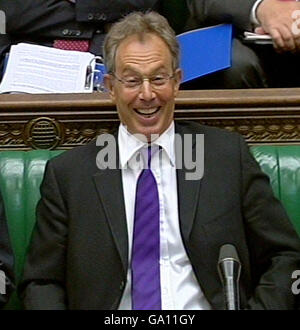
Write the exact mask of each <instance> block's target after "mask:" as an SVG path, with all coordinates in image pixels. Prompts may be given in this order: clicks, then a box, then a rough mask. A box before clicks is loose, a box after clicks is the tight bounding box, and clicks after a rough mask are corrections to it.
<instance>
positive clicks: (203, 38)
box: [177, 24, 232, 82]
mask: <svg viewBox="0 0 300 330" xmlns="http://www.w3.org/2000/svg"><path fill="white" fill-rule="evenodd" d="M177 39H178V41H179V44H180V47H181V68H182V70H183V82H187V81H190V80H193V79H196V78H199V77H201V76H204V75H206V74H209V73H212V72H216V71H219V70H223V69H226V68H229V67H230V66H231V44H232V25H231V24H220V25H215V26H211V27H207V28H201V29H197V30H192V31H188V32H185V33H182V34H180V35H178V36H177Z"/></svg>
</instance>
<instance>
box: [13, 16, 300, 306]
mask: <svg viewBox="0 0 300 330" xmlns="http://www.w3.org/2000/svg"><path fill="white" fill-rule="evenodd" d="M104 62H105V65H106V67H107V70H108V72H109V74H107V75H106V76H105V83H106V87H107V89H108V90H109V93H110V96H111V98H112V100H113V101H114V102H115V104H116V107H117V111H118V114H119V118H120V121H121V123H120V126H119V128H118V130H116V131H115V133H114V135H108V134H106V135H100V136H99V137H98V138H97V140H94V141H92V142H90V143H89V144H87V145H86V146H83V147H79V148H74V149H73V150H70V151H67V152H65V153H63V154H61V155H60V156H58V157H56V158H53V159H51V160H49V162H48V163H47V166H46V169H45V176H44V179H43V183H42V185H41V199H40V201H39V203H38V206H37V221H36V225H35V229H34V232H33V236H32V241H31V244H30V249H29V253H28V256H27V260H26V265H25V270H24V277H23V280H22V283H21V285H20V287H19V293H20V295H21V297H22V299H23V302H24V305H25V308H27V309H107V310H109V309H148V310H153V309H171V310H172V309H223V308H224V301H223V290H222V284H221V281H220V279H219V276H218V271H217V262H218V255H219V250H220V247H221V246H222V245H224V244H232V245H234V246H235V247H236V249H237V251H238V254H239V258H240V260H241V264H242V267H243V268H242V269H243V270H242V272H241V279H240V297H241V308H242V309H245V308H250V309H293V308H295V307H296V301H295V300H296V299H295V298H296V296H294V295H293V293H292V291H291V285H292V279H291V275H292V272H293V271H294V270H296V269H300V268H299V267H300V240H299V237H298V236H297V234H296V232H295V230H294V228H293V227H292V225H291V223H290V221H289V219H288V217H287V215H286V213H285V211H284V209H283V207H282V205H281V204H280V202H279V201H278V200H277V199H276V198H275V197H274V195H273V192H272V189H271V186H270V184H269V180H268V178H267V176H266V175H265V174H263V173H262V172H261V170H260V168H259V166H258V164H257V163H256V162H255V160H254V158H253V157H252V155H251V154H250V152H249V150H248V147H247V145H246V143H245V142H244V140H243V139H242V137H241V136H240V135H238V134H235V133H230V132H227V131H225V130H220V129H216V128H212V127H205V126H202V125H199V124H196V123H192V122H176V123H174V106H175V97H176V95H177V93H178V90H179V85H180V81H181V77H182V72H181V70H180V68H179V45H178V43H177V40H176V38H175V33H174V31H173V30H172V29H171V28H170V26H169V25H168V22H167V21H166V19H165V18H163V17H162V16H161V15H159V14H157V13H154V12H151V13H147V14H142V13H132V14H129V15H128V16H126V17H125V18H124V19H123V20H121V21H120V22H118V23H115V24H114V25H113V26H112V27H111V29H110V31H109V33H108V34H107V36H106V40H105V43H104ZM188 137H189V138H191V139H190V144H188V143H186V141H184V140H185V139H186V138H188ZM201 137H204V145H202V144H201V142H199V141H200V139H199V138H201ZM180 141H181V143H180ZM192 141H194V142H192ZM183 142H184V143H183ZM182 146H185V150H184V152H183V150H182V149H181V147H182ZM204 146H205V148H204ZM149 147H151V148H149ZM187 151H189V152H187ZM201 152H203V153H204V155H203V157H204V163H201V161H200V162H199V158H198V156H199V153H201ZM107 157H108V158H107ZM186 157H188V158H189V159H193V160H195V159H196V167H195V168H194V169H193V170H194V171H193V172H192V173H191V171H190V170H189V169H188V168H190V164H189V165H188V163H189V162H188V159H186ZM108 159H110V160H112V162H110V161H109V163H110V164H109V163H108V162H107V160H108ZM138 159H139V160H140V163H137V160H138ZM143 160H144V166H140V165H142V164H143ZM185 166H186V167H187V168H186V167H185ZM201 169H203V170H204V174H203V175H201V174H200V173H201V172H202V171H201Z"/></svg>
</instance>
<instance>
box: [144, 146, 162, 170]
mask: <svg viewBox="0 0 300 330" xmlns="http://www.w3.org/2000/svg"><path fill="white" fill-rule="evenodd" d="M158 149H159V147H158V146H157V145H151V146H149V147H144V148H142V149H141V154H142V157H143V160H144V165H145V168H151V159H152V157H153V155H154V154H155V153H156V152H157V150H158Z"/></svg>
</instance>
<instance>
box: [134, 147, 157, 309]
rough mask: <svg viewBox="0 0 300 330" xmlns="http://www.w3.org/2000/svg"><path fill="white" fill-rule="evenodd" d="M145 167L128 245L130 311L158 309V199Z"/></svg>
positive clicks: (139, 182) (149, 158)
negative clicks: (129, 247)
mask: <svg viewBox="0 0 300 330" xmlns="http://www.w3.org/2000/svg"><path fill="white" fill-rule="evenodd" d="M150 164H151V148H150V147H149V148H148V168H146V169H144V170H143V171H142V172H141V174H140V176H139V178H138V181H137V186H136V200H135V216H134V230H133V246H132V264H131V266H132V309H135V310H141V309H143V310H160V309H161V294H160V268H159V255H160V247H159V200H158V190H157V184H156V181H155V178H154V175H153V173H152V171H151V169H150Z"/></svg>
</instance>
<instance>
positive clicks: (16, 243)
mask: <svg viewBox="0 0 300 330" xmlns="http://www.w3.org/2000/svg"><path fill="white" fill-rule="evenodd" d="M59 153H61V151H45V150H41V151H30V152H22V151H4V152H0V186H1V191H2V195H3V199H4V203H5V209H6V216H7V219H8V227H9V232H10V238H11V242H12V246H13V251H14V255H15V275H16V282H17V283H18V282H19V281H20V278H21V276H22V270H23V265H24V259H25V253H26V249H27V246H28V243H29V240H30V236H31V232H32V228H33V226H34V222H35V206H36V203H37V201H38V199H39V197H40V192H39V186H40V183H41V181H42V178H43V174H44V168H45V165H46V162H47V160H48V159H49V158H51V157H53V156H55V155H57V154H59ZM20 307H21V305H20V302H19V300H18V298H17V295H16V293H14V294H13V295H12V297H11V300H10V302H9V304H8V306H7V308H8V309H10V308H16V309H17V308H20Z"/></svg>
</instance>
